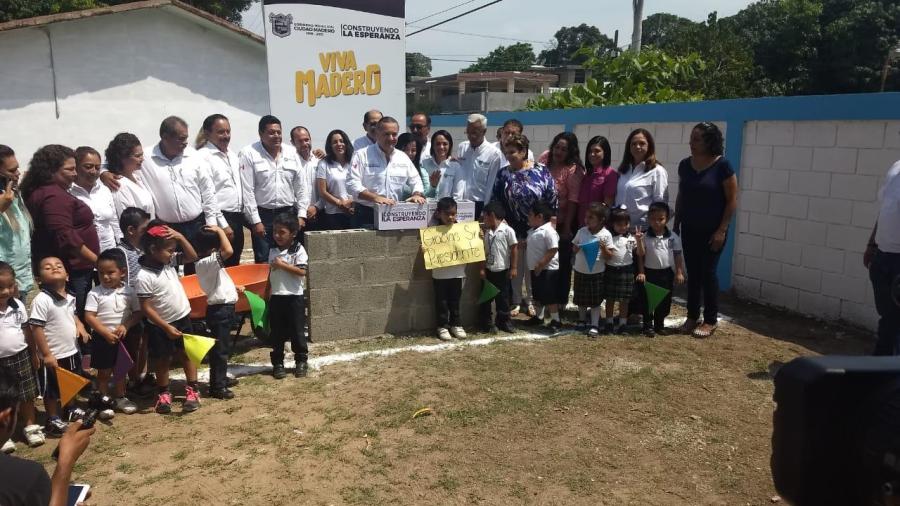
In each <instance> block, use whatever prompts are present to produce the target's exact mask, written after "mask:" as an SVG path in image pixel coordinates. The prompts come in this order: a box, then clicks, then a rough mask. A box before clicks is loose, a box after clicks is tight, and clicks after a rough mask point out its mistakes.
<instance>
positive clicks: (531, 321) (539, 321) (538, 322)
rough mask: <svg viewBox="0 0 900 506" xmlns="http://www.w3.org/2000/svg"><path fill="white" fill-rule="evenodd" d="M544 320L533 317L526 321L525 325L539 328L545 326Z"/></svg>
mask: <svg viewBox="0 0 900 506" xmlns="http://www.w3.org/2000/svg"><path fill="white" fill-rule="evenodd" d="M543 324H544V319H543V318H541V317H539V316H532V317H531V318H529V319H528V320H526V321H525V325H528V326H529V327H537V326H538V325H543Z"/></svg>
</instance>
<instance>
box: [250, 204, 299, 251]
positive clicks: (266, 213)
mask: <svg viewBox="0 0 900 506" xmlns="http://www.w3.org/2000/svg"><path fill="white" fill-rule="evenodd" d="M257 210H258V211H259V221H260V223H262V225H263V228H264V229H265V230H266V237H265V238H262V237H258V236H257V235H256V234H251V236H250V237H252V238H253V239H252V241H253V261H254V262H255V263H258V264H265V263H269V250H270V249H272V248H274V247H275V239H274V237H272V221H274V220H275V216H278V215H279V214H281V213H291V214H293V215H294V216H296V213H295V212H294V207H293V206H287V207H279V208H276V209H266V208H265V207H258V208H257Z"/></svg>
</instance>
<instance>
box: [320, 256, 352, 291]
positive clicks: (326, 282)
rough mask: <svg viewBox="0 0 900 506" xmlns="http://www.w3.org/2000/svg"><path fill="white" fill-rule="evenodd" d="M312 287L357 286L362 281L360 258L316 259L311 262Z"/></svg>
mask: <svg viewBox="0 0 900 506" xmlns="http://www.w3.org/2000/svg"><path fill="white" fill-rule="evenodd" d="M307 278H308V280H309V287H310V288H336V287H339V286H357V285H359V284H360V282H362V265H361V264H360V261H359V260H356V259H348V260H344V261H342V262H339V261H333V260H332V261H325V260H322V261H315V260H310V263H309V275H308V276H307Z"/></svg>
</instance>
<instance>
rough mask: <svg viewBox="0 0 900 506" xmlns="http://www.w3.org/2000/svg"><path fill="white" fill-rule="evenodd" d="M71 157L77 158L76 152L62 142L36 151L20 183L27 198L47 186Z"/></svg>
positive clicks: (20, 187) (23, 194)
mask: <svg viewBox="0 0 900 506" xmlns="http://www.w3.org/2000/svg"><path fill="white" fill-rule="evenodd" d="M69 158H75V152H74V151H72V148H69V147H66V146H63V145H61V144H48V145H46V146H44V147H42V148H40V149H38V150H37V151H35V152H34V156H32V157H31V163H29V164H28V172H26V173H25V177H23V178H22V183H21V184H19V191H21V192H22V196H23V197H25V199H28V197H29V196H30V195H31V192H33V191H34V190H37V189H38V188H40V187H41V186H46V185H47V184H49V183H50V181H51V180H52V179H53V175H54V174H56V173H57V172H58V171H59V170H60V169H61V168H62V166H63V164H64V163H66V160H68V159H69Z"/></svg>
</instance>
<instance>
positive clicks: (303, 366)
mask: <svg viewBox="0 0 900 506" xmlns="http://www.w3.org/2000/svg"><path fill="white" fill-rule="evenodd" d="M308 372H309V364H307V363H306V362H298V363H297V367H295V368H294V377H295V378H305V377H306V373H308Z"/></svg>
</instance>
